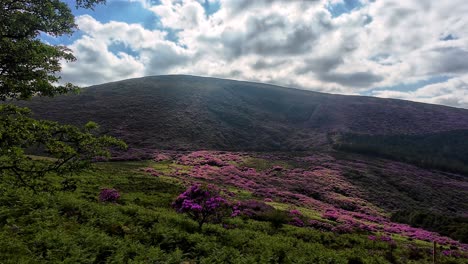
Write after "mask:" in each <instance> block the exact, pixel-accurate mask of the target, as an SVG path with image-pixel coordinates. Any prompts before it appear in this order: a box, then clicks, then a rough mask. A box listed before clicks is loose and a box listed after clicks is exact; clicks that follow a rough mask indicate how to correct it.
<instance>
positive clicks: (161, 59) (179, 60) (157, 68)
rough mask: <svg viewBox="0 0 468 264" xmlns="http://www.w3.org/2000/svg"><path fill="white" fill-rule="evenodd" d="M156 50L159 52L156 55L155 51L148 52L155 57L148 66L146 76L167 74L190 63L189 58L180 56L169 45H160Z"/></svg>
mask: <svg viewBox="0 0 468 264" xmlns="http://www.w3.org/2000/svg"><path fill="white" fill-rule="evenodd" d="M155 50H157V51H158V52H157V53H155V52H154V50H149V51H148V53H149V54H151V55H153V56H152V57H151V58H150V61H149V63H148V64H147V67H146V73H145V74H146V75H156V74H166V73H168V72H169V70H170V69H172V68H174V67H176V66H180V65H185V64H186V63H187V62H188V61H189V57H188V56H186V55H183V54H178V53H177V52H176V51H175V50H174V49H172V47H170V46H168V45H159V47H156V49H155Z"/></svg>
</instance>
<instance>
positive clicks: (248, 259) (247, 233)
mask: <svg viewBox="0 0 468 264" xmlns="http://www.w3.org/2000/svg"><path fill="white" fill-rule="evenodd" d="M148 166H151V167H154V168H159V167H158V166H160V165H157V164H156V165H155V164H154V163H153V162H119V163H117V162H114V163H99V164H97V165H96V170H95V171H87V172H84V173H82V174H80V175H77V176H70V177H69V180H70V181H75V182H76V185H77V186H78V188H77V189H76V191H73V192H72V191H63V190H55V191H53V192H47V193H46V192H42V193H39V194H36V195H34V194H33V193H32V192H31V191H29V190H25V189H21V188H12V187H11V186H7V185H6V184H3V183H2V184H0V192H1V195H0V249H1V250H0V263H2V264H3V263H182V262H185V263H388V262H390V261H394V260H396V261H397V263H410V262H409V260H410V259H409V258H410V253H409V251H408V249H407V248H406V246H405V244H407V243H408V242H407V241H400V240H398V244H397V246H396V248H393V247H392V246H390V245H389V244H387V243H384V242H373V241H369V239H368V238H367V235H366V234H345V235H338V234H334V233H330V232H321V231H318V230H313V229H309V228H298V227H294V226H290V225H284V226H283V227H281V228H274V227H273V225H271V224H270V223H269V222H261V221H253V220H249V219H241V218H233V219H227V220H226V222H225V224H227V225H229V226H230V228H228V229H226V228H223V227H222V226H221V225H219V224H217V225H215V224H206V225H205V226H204V227H203V229H202V230H201V231H199V230H198V226H197V223H196V222H194V221H193V220H191V219H190V218H188V217H187V216H186V215H183V214H178V213H176V212H175V211H174V210H173V209H172V208H171V206H170V204H171V202H172V201H173V200H174V199H175V197H177V195H178V194H179V193H180V192H181V191H183V190H184V187H183V186H181V185H180V184H179V183H178V182H176V181H173V180H171V179H169V178H167V177H154V176H151V175H149V174H145V173H143V172H141V171H140V170H139V169H140V168H143V167H148ZM161 169H162V170H164V169H165V167H161ZM61 180H62V178H59V177H51V181H55V184H56V185H57V186H60V181H61ZM103 187H108V188H116V189H117V190H119V191H120V192H121V194H122V197H121V199H120V201H119V202H118V203H116V204H111V203H101V202H99V201H98V199H97V196H98V194H99V190H100V188H103ZM243 195H246V196H248V194H247V193H245V194H243ZM274 205H275V207H278V208H284V209H287V208H288V205H286V204H279V203H274ZM300 210H301V211H302V212H303V213H305V214H307V215H310V216H314V212H309V211H307V210H306V209H303V208H300ZM424 246H426V245H424ZM427 246H430V245H427ZM427 248H428V247H426V249H427ZM424 252H425V251H424ZM429 260H430V254H426V253H425V254H423V255H422V256H420V257H418V259H414V260H411V261H413V262H411V263H428V261H429ZM450 261H453V262H450ZM457 261H458V262H457ZM440 263H462V262H461V260H457V259H451V258H447V257H444V258H441V259H440Z"/></svg>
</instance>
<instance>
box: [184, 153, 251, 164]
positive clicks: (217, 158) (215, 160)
mask: <svg viewBox="0 0 468 264" xmlns="http://www.w3.org/2000/svg"><path fill="white" fill-rule="evenodd" d="M242 160H243V158H242V155H241V154H236V153H229V152H216V151H195V152H192V153H189V154H186V155H182V156H180V157H179V158H178V160H177V162H178V163H179V164H183V165H191V166H196V165H209V166H215V167H223V166H227V165H229V164H231V163H234V162H241V161H242Z"/></svg>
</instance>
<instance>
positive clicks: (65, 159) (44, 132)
mask: <svg viewBox="0 0 468 264" xmlns="http://www.w3.org/2000/svg"><path fill="white" fill-rule="evenodd" d="M0 113H1V115H0V124H1V126H0V171H1V176H2V180H5V181H10V182H11V181H13V182H15V183H17V184H18V185H19V186H26V187H29V188H31V189H34V190H36V189H38V188H41V187H45V186H47V184H46V183H44V182H43V180H44V176H45V175H46V174H48V173H58V174H61V175H64V174H67V173H72V172H76V171H79V170H83V169H85V168H87V167H88V166H89V164H90V161H91V160H92V159H93V158H94V157H96V156H109V155H110V154H109V151H108V149H107V148H108V147H112V146H113V147H120V148H125V143H123V142H122V141H120V140H117V139H115V138H112V137H109V136H96V134H95V132H94V131H96V129H97V128H98V127H97V125H96V124H94V123H92V122H90V123H88V124H87V125H86V126H85V127H84V128H81V129H80V128H77V127H74V126H71V125H60V124H58V123H56V122H51V121H44V120H36V119H33V118H31V117H30V111H29V110H28V109H26V108H18V107H15V106H12V105H0ZM31 153H40V154H41V155H42V156H43V157H40V158H35V157H32V156H30V155H28V154H31ZM41 185H44V186H41Z"/></svg>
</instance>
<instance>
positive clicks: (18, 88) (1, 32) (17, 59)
mask: <svg viewBox="0 0 468 264" xmlns="http://www.w3.org/2000/svg"><path fill="white" fill-rule="evenodd" d="M99 2H103V1H102V0H79V1H77V2H76V5H77V7H87V8H90V7H92V6H93V5H94V4H96V3H99ZM0 15H1V17H2V20H1V21H0V36H1V38H0V100H1V101H8V102H10V101H11V100H15V99H20V100H21V99H29V98H31V97H32V96H54V95H57V94H62V93H67V92H70V91H71V90H73V89H75V88H76V87H75V86H73V85H72V84H70V83H67V84H64V85H62V84H60V83H59V80H60V77H58V76H57V75H58V73H59V71H60V69H61V67H60V62H61V60H65V61H71V60H74V57H73V55H72V54H71V52H70V51H69V50H68V49H67V48H65V47H61V46H52V45H49V44H46V43H43V42H41V41H40V40H39V39H38V36H39V35H40V34H50V35H53V36H60V35H63V34H70V33H72V31H73V29H74V28H75V27H76V25H75V24H74V16H73V15H72V13H71V10H70V9H69V7H68V5H67V4H66V3H64V2H61V1H58V0H48V1H13V0H6V1H2V2H1V4H0ZM97 129H98V126H97V124H96V123H93V122H89V123H87V124H86V125H85V126H84V127H83V128H77V127H74V126H71V125H61V124H58V123H56V122H51V121H44V120H36V119H34V118H32V117H31V113H30V111H29V110H28V109H27V108H19V107H17V106H14V105H12V104H2V105H0V173H1V174H0V176H1V178H0V180H1V181H4V182H8V183H10V184H12V185H13V186H21V187H29V188H30V189H32V190H33V191H37V189H42V190H47V188H48V183H47V182H45V181H44V178H45V176H46V175H47V174H49V173H56V174H58V175H65V174H67V173H73V172H77V171H79V170H82V169H84V168H86V166H88V165H89V162H90V161H91V160H92V159H93V158H95V157H101V156H109V151H108V148H109V147H115V148H125V147H126V145H125V143H124V142H122V141H120V140H117V139H115V138H112V137H109V136H98V134H97ZM38 153H39V154H41V155H42V156H44V157H46V158H41V159H33V158H31V157H30V155H31V154H38Z"/></svg>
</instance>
